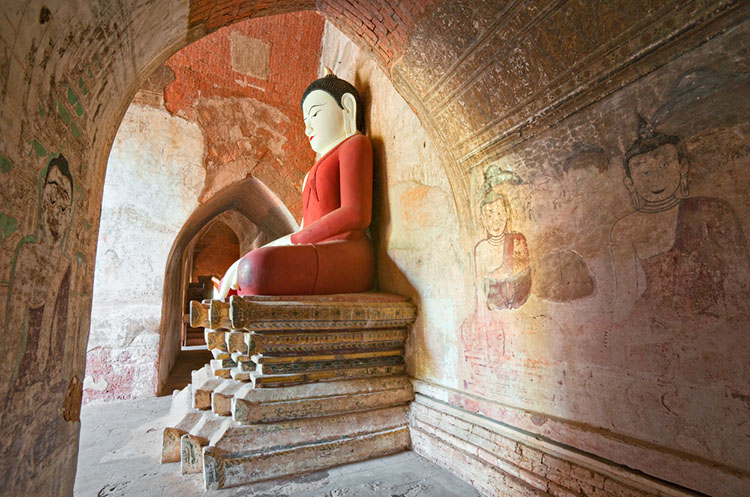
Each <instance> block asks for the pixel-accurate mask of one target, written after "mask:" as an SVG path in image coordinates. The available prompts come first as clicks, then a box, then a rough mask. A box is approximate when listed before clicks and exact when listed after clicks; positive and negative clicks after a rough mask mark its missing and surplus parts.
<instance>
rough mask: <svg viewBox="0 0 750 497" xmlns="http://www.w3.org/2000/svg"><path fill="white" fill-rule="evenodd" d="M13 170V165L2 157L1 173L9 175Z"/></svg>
mask: <svg viewBox="0 0 750 497" xmlns="http://www.w3.org/2000/svg"><path fill="white" fill-rule="evenodd" d="M11 169H13V163H12V162H11V161H10V160H9V159H7V158H6V157H3V156H2V155H0V171H2V172H4V173H9V172H10V170H11Z"/></svg>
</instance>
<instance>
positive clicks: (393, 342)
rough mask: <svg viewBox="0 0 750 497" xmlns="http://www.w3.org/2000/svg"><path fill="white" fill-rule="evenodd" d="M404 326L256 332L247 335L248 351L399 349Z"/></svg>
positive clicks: (291, 352)
mask: <svg viewBox="0 0 750 497" xmlns="http://www.w3.org/2000/svg"><path fill="white" fill-rule="evenodd" d="M407 335H408V331H407V329H406V328H390V329H370V330H340V331H317V330H315V331H303V332H291V331H287V332H269V331H258V332H253V333H250V334H249V335H248V336H247V339H248V342H249V350H250V354H265V355H305V354H326V353H328V354H331V353H346V352H366V351H373V350H390V349H398V348H403V347H404V344H405V343H406V337H407Z"/></svg>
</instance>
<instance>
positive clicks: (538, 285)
mask: <svg viewBox="0 0 750 497" xmlns="http://www.w3.org/2000/svg"><path fill="white" fill-rule="evenodd" d="M343 3H346V4H347V6H348V8H344V7H342V2H338V1H330V2H329V1H318V2H312V1H281V2H276V3H274V4H273V6H271V7H267V6H265V4H263V6H260V7H257V9H258V10H252V9H251V10H250V11H248V7H247V6H246V5H245V6H244V7H243V5H244V4H242V2H238V1H237V2H235V1H234V0H226V1H225V2H222V5H221V6H217V4H216V2H208V1H203V0H195V1H193V2H190V4H189V5H188V4H187V3H186V2H176V1H175V2H171V1H164V2H156V1H148V0H144V1H142V2H140V3H138V4H137V6H125V7H117V8H115V7H113V6H110V5H99V4H91V3H90V2H82V1H70V2H47V4H46V6H44V7H42V6H41V5H39V4H23V5H20V2H19V3H13V4H11V5H10V6H4V7H3V10H4V13H5V14H6V15H5V16H2V19H0V23H2V26H3V30H1V32H2V33H4V34H3V35H2V36H0V47H1V48H2V49H0V68H2V71H0V102H1V105H2V109H3V116H4V117H3V119H2V120H0V180H2V185H3V187H2V189H0V197H1V198H2V206H1V207H0V222H1V223H2V237H0V270H2V273H1V274H0V297H2V298H3V301H4V302H5V305H4V311H5V313H4V321H3V334H2V339H1V340H2V341H1V342H0V354H1V356H0V398H2V399H3V401H4V403H3V410H2V419H0V426H2V429H3V430H4V433H10V434H13V435H14V436H13V437H12V439H13V443H12V444H10V445H8V446H6V447H4V449H3V450H4V453H3V456H4V457H6V458H7V459H6V460H10V461H12V462H11V465H10V470H9V471H6V472H4V473H3V474H2V476H0V488H3V489H7V491H8V492H11V495H22V494H32V493H34V492H36V493H37V494H40V495H69V494H70V493H71V492H72V482H73V473H74V471H73V469H72V468H73V467H74V465H75V454H76V451H77V440H78V430H79V423H78V410H79V406H80V399H81V389H82V386H83V379H84V364H85V352H86V349H87V347H86V344H87V341H88V340H89V329H90V315H91V314H90V313H91V296H92V289H93V281H94V264H95V255H96V251H97V238H98V236H97V235H98V232H99V229H100V228H99V213H100V210H101V207H102V201H101V198H102V188H103V185H104V177H105V169H106V159H107V156H108V154H109V151H110V146H111V143H112V141H113V139H114V136H115V132H116V130H117V128H118V126H119V124H120V122H121V120H122V118H123V116H124V115H125V111H126V109H127V107H128V105H129V103H130V101H131V99H132V96H133V95H134V94H135V93H136V90H137V89H138V88H140V87H141V85H142V83H143V82H144V81H145V78H146V76H147V75H148V74H150V73H152V71H153V70H154V69H156V68H158V67H159V66H160V65H161V64H163V63H164V62H165V61H166V60H167V58H168V57H169V56H170V55H172V54H173V53H174V52H175V51H176V50H177V49H178V48H181V47H183V46H185V45H187V44H188V42H190V41H194V40H196V39H198V38H200V37H201V36H203V35H205V34H207V33H209V32H212V31H215V30H217V29H218V28H220V27H222V26H225V25H227V24H229V23H231V22H232V21H234V20H240V19H244V18H246V17H248V16H250V15H266V14H277V13H282V12H293V11H297V10H304V9H315V10H318V11H319V12H321V13H322V14H323V15H324V16H325V17H326V19H327V20H328V21H329V22H330V23H331V24H332V25H334V26H335V28H336V29H338V30H340V31H341V33H343V34H344V35H346V36H347V37H348V38H350V39H351V40H352V42H353V43H354V45H356V47H355V46H354V45H351V44H350V43H349V42H348V41H347V40H345V39H344V38H343V37H342V36H341V34H339V33H337V32H336V31H335V30H334V29H333V28H332V27H330V26H329V27H324V26H323V25H322V24H321V25H320V26H319V31H318V33H319V36H323V38H324V39H325V40H326V43H324V45H325V47H326V49H324V50H323V53H322V55H320V56H316V57H314V58H313V60H314V64H313V67H311V68H310V71H311V76H310V77H309V78H305V79H304V82H305V83H306V82H307V81H308V80H309V79H312V77H314V75H315V74H317V71H318V68H319V63H325V64H327V65H333V67H334V68H335V69H336V68H337V66H340V67H341V70H342V75H344V76H348V77H351V78H353V79H354V82H355V83H356V84H357V85H358V86H360V87H362V88H363V89H364V93H365V96H366V97H367V98H366V100H368V101H369V102H370V103H369V104H368V105H369V109H368V115H369V117H370V120H371V136H372V138H373V144H374V150H375V160H376V175H377V176H376V203H375V219H376V221H377V224H376V225H375V227H374V229H373V238H374V240H375V242H376V245H377V248H378V276H379V286H380V288H381V289H383V290H387V291H393V292H397V293H403V294H405V295H408V296H410V297H411V298H413V299H414V300H415V302H416V303H417V304H418V305H419V308H420V317H419V322H418V323H417V325H416V326H415V327H414V329H413V330H412V332H411V335H410V337H409V353H408V357H409V359H408V361H409V368H410V373H411V375H412V376H413V377H414V379H415V386H416V391H417V401H416V402H415V407H414V409H413V412H412V418H413V430H412V439H413V442H414V447H415V449H416V450H418V451H419V452H420V453H421V454H423V455H425V456H427V457H429V458H431V459H434V460H436V461H438V462H440V463H442V464H445V465H447V466H451V467H452V466H456V467H457V468H459V469H458V470H457V471H459V473H460V474H461V475H462V476H463V477H464V478H466V479H468V480H470V481H472V482H473V483H475V484H476V485H477V486H478V487H480V488H481V489H483V491H485V492H487V493H491V492H493V491H496V490H497V489H506V490H504V491H507V492H511V491H513V492H516V493H517V494H519V495H539V494H540V493H541V494H542V495H544V494H550V495H551V494H558V495H559V494H564V491H568V492H573V493H578V494H585V495H644V494H647V495H648V494H649V493H650V494H658V493H659V492H661V494H670V493H671V494H676V495H679V494H680V492H681V489H692V490H695V491H699V492H702V493H705V494H709V495H744V494H747V490H748V488H749V487H750V467H748V460H747V457H746V454H747V453H749V452H750V446H748V440H750V437H748V431H747V430H748V426H750V425H749V424H748V422H747V410H748V398H749V397H750V385H749V384H748V378H750V374H748V373H750V372H749V371H748V364H750V361H749V360H748V359H750V350H749V349H748V340H747V337H746V335H747V330H748V329H749V328H750V316H748V310H747V305H746V302H747V296H748V285H749V282H750V262H749V261H748V258H749V254H748V244H747V236H748V230H750V198H749V197H748V193H747V192H748V191H750V190H749V189H748V187H749V186H750V185H749V184H748V183H750V175H749V174H748V172H747V171H748V160H749V159H748V157H749V155H748V154H749V153H750V151H749V150H748V147H747V142H748V133H749V132H750V130H748V121H749V120H748V117H750V109H749V108H748V107H747V98H746V95H747V94H748V74H750V64H749V63H748V55H747V54H748V48H749V45H750V41H749V40H750V34H749V33H750V25H749V24H748V21H747V4H746V3H744V2H733V1H719V0H716V1H711V0H706V1H702V2H701V1H695V2H679V1H677V0H674V1H671V0H669V1H665V2H658V3H656V2H648V1H646V0H643V1H640V0H639V1H627V2H619V3H616V5H615V4H611V3H606V4H605V3H602V4H599V3H591V2H557V3H544V2H518V3H512V4H511V3H509V4H502V5H500V4H498V3H494V2H463V3H457V2H449V1H430V2H392V3H388V4H387V5H386V4H384V3H382V2H375V1H374V0H373V1H372V2H370V1H365V2H358V3H356V4H355V3H347V2H343ZM45 9H46V10H45ZM269 19H270V18H269ZM247 46H249V47H251V48H253V49H254V50H261V51H262V48H259V45H258V44H257V43H252V42H251V43H249V44H248V45H247ZM357 47H358V48H357ZM235 62H237V63H240V61H235ZM339 62H340V63H339ZM173 70H174V69H173ZM248 70H253V71H255V70H258V68H257V67H252V68H250V69H248ZM313 73H315V74H313ZM389 81H390V83H389ZM300 84H302V83H300ZM391 84H392V86H393V88H395V91H394V90H393V89H392V88H391V87H390V85H391ZM285 91H286V90H285ZM232 98H239V97H238V96H236V95H235V96H233V97H232ZM167 99H169V97H168V98H167ZM209 104H210V105H213V103H212V102H209ZM210 105H209V106H210ZM291 105H292V106H294V107H295V109H296V108H297V107H296V105H297V103H296V102H293V103H292V104H291ZM216 108H217V109H218V108H219V107H216ZM295 112H297V110H295ZM177 113H178V114H179V110H178V111H177ZM639 114H640V116H642V117H643V118H644V123H645V124H642V125H639V118H638V116H639ZM208 115H209V116H210V114H208ZM274 115H275V114H274ZM277 117H279V119H281V120H273V119H272V120H271V121H272V122H274V123H277V124H278V123H280V122H282V121H283V118H281V117H280V116H277ZM290 129H291V128H290ZM657 131H658V132H660V133H663V134H665V135H668V138H667V140H668V141H670V143H672V144H673V145H674V146H673V147H672V148H669V147H668V150H669V154H670V155H667V156H665V157H661V158H660V161H659V162H657V163H655V164H651V165H649V164H645V165H644V164H641V167H645V169H643V168H642V169H640V172H638V171H637V168H636V167H635V166H633V168H632V169H631V170H630V171H629V172H630V178H627V172H626V170H625V168H624V167H623V164H624V158H625V156H626V154H627V152H628V150H630V149H631V146H632V145H633V144H634V142H635V141H636V140H637V139H638V137H639V132H640V134H641V135H642V137H646V138H647V137H649V136H652V135H654V134H655V133H656V132H657ZM240 142H242V140H239V141H238V143H240ZM214 143H218V142H214ZM305 145H306V144H305ZM420 145H421V146H420ZM218 150H219V149H218V148H217V151H218ZM295 150H297V151H298V150H299V147H298V148H295V147H292V148H290V149H289V150H287V151H284V150H283V147H282V152H283V153H289V154H293V152H294V151H295ZM673 152H674V154H673ZM208 153H209V154H211V153H212V152H210V151H209V152H208ZM60 154H62V157H63V158H64V162H65V163H66V164H67V165H68V168H69V170H70V180H67V179H65V178H61V177H60V175H62V176H66V175H65V174H63V173H62V169H61V168H60V165H59V164H61V159H60ZM310 160H311V157H307V158H305V160H304V161H302V162H301V163H304V164H305V165H307V164H309V162H310ZM53 161H54V163H55V164H57V165H56V166H54V167H55V168H56V169H55V171H56V172H54V175H53V176H48V175H47V172H48V170H50V169H51V167H52V166H51V164H52V163H53ZM252 163H254V162H252V161H251V162H248V164H252ZM242 164H243V165H241V166H238V168H237V170H238V171H241V173H237V177H234V176H233V174H234V173H232V174H229V175H228V176H226V177H223V176H221V175H218V174H217V175H216V176H215V178H216V183H215V184H216V185H217V186H218V185H219V184H223V181H227V182H230V181H229V180H230V179H232V180H237V179H241V177H242V176H244V174H245V173H246V172H247V170H246V165H244V164H245V163H242ZM268 167H269V169H268V171H269V172H268V176H267V178H266V179H265V180H263V181H264V182H267V183H269V184H271V183H272V178H277V179H278V178H281V180H279V181H280V183H279V185H282V184H283V185H284V186H283V188H282V187H281V186H274V187H273V188H272V190H273V191H278V192H279V193H277V198H278V199H280V201H281V202H285V203H286V202H287V199H288V198H291V197H290V196H291V192H292V191H294V192H298V191H299V184H298V183H301V177H302V175H303V174H304V172H303V171H302V169H292V170H291V171H289V172H288V176H287V177H284V176H283V175H282V176H280V175H277V174H275V173H271V172H270V171H273V169H274V167H276V166H275V165H274V164H272V163H271V164H268ZM644 172H645V173H648V174H645V175H644V174H643V173H644ZM51 174H52V172H51ZM222 178H223V179H222ZM653 178H657V179H656V180H654V179H653ZM659 178H661V179H659ZM628 179H630V180H631V181H628ZM651 181H656V183H651ZM665 182H666V183H668V185H667V186H664V187H663V184H664V183H665ZM667 187H668V188H669V189H673V190H674V196H672V195H667V196H666V197H664V198H666V200H667V202H666V203H662V204H659V205H648V204H645V203H644V202H643V201H644V199H649V198H651V199H659V198H662V197H661V195H662V194H663V193H664V191H667ZM649 188H650V189H649ZM212 191H213V190H210V189H209V190H205V189H204V193H206V192H209V196H210V192H212ZM284 192H287V193H288V195H287V194H285V193H284ZM217 196H220V195H219V194H218V193H216V192H214V193H213V197H211V198H209V199H208V200H206V204H204V206H205V205H208V203H210V202H211V200H212V199H215V198H216V197H217ZM220 200H222V201H223V200H225V199H220ZM269 205H270V204H269ZM288 205H289V209H288V210H289V211H291V212H292V213H293V214H294V215H298V210H295V209H298V207H295V206H294V205H291V204H288ZM487 206H491V207H492V209H489V208H486V207H487ZM61 207H64V209H63V208H61ZM637 207H640V208H642V209H641V210H640V211H638V210H637ZM200 209H201V208H200V207H199V209H198V210H200ZM217 209H218V208H217ZM282 210H283V209H282ZM196 212H197V211H196ZM274 212H276V211H274ZM217 213H218V210H217V211H216V212H213V211H212V212H211V215H210V216H209V217H212V216H214V215H216V214H217ZM277 214H278V212H277ZM491 214H492V216H491ZM278 215H279V217H278V219H281V218H284V216H285V214H283V213H281V214H278ZM264 218H266V216H265V215H263V216H259V217H257V218H256V219H264ZM284 219H286V218H284ZM204 221H205V219H204ZM192 222H193V221H191V220H190V219H189V220H188V223H186V225H185V226H188V225H189V228H190V229H188V230H187V231H185V227H183V230H181V233H183V232H185V233H191V232H192V231H191V230H193V229H194V231H195V233H197V232H198V230H199V229H200V226H199V224H200V223H198V221H195V223H194V224H191V223H192ZM201 222H202V221H201ZM281 224H284V223H281V222H278V223H277V224H276V226H280V225H281ZM288 225H289V223H287V224H286V225H285V227H287V228H288ZM263 230H264V232H266V233H270V232H271V231H273V230H269V229H266V228H265V227H264V228H263ZM179 238H180V236H179V235H178V239H179ZM191 238H192V237H187V236H186V240H185V241H181V242H180V243H182V244H183V245H184V247H182V246H181V247H177V248H175V247H174V246H173V250H172V253H177V257H176V259H175V260H177V261H178V262H175V263H174V267H173V268H172V269H170V265H169V263H168V264H167V266H168V267H167V273H169V272H170V271H172V272H174V271H176V272H177V273H179V271H180V270H181V268H182V266H181V264H180V263H179V261H180V260H181V256H182V254H181V252H180V251H181V250H182V249H184V248H185V247H187V244H188V243H189V239H191ZM100 249H101V247H100ZM175 250H176V252H174V251H175ZM105 252H106V251H105ZM175 268H177V269H175ZM165 301H166V298H164V299H163V305H162V311H163V312H165V311H164V308H165V306H164V302H165ZM168 312H173V311H168ZM172 318H174V319H172ZM170 319H172V321H174V320H175V319H179V316H177V315H176V314H175V315H174V316H171V318H170ZM167 321H169V320H167ZM162 322H165V321H164V318H163V320H162ZM164 333H165V332H164V330H163V329H160V336H161V337H162V340H161V341H160V344H163V343H165V342H164V340H163V338H164V336H165V335H164ZM95 339H96V335H94V334H92V335H91V340H95ZM165 347H166V348H165V349H164V350H162V352H161V353H160V354H161V356H164V355H165V354H166V355H169V354H173V353H174V345H173V344H170V345H169V346H168V347H167V346H165ZM165 351H166V352H165ZM53 354H56V360H54V361H50V360H49V358H50V357H51V355H53ZM167 369H168V368H167ZM162 373H163V371H160V374H162ZM161 379H162V378H161V377H160V380H161ZM10 438H11V437H9V439H10ZM466 468H470V469H466ZM560 488H562V490H560ZM493 489H494V490H493Z"/></svg>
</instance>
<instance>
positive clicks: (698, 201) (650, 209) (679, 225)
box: [610, 117, 750, 323]
mask: <svg viewBox="0 0 750 497" xmlns="http://www.w3.org/2000/svg"><path fill="white" fill-rule="evenodd" d="M623 165H624V168H625V178H624V180H623V181H624V184H625V187H626V188H627V189H628V192H629V193H630V198H631V201H632V203H633V207H634V210H633V211H632V212H630V213H629V214H627V215H625V216H624V217H622V218H621V219H619V220H618V221H617V222H616V223H615V224H614V226H613V227H612V233H611V241H610V244H611V250H612V260H613V263H614V273H615V291H616V293H615V309H614V322H615V323H618V322H621V321H622V320H624V319H626V318H628V317H629V315H630V314H631V312H635V310H636V309H638V310H639V312H645V311H644V309H650V311H649V313H650V315H659V314H664V313H670V314H672V313H677V314H681V315H731V314H732V311H731V309H730V308H738V306H743V305H746V303H743V301H744V299H745V298H746V296H747V295H748V290H750V282H748V281H746V280H744V275H746V274H748V272H750V269H749V266H748V265H749V264H750V253H749V252H748V246H747V241H746V239H745V235H744V233H743V231H742V227H741V225H740V223H739V220H738V218H737V215H736V214H735V212H734V209H733V208H732V207H731V206H730V205H729V203H728V202H726V201H724V200H722V199H719V198H714V197H689V196H688V162H687V159H686V154H685V150H684V145H683V143H682V142H681V140H680V138H679V137H678V136H672V135H668V134H665V133H663V132H661V131H658V130H656V129H654V128H653V127H652V126H651V125H650V124H649V123H648V122H647V121H646V120H645V119H643V118H642V117H639V130H638V139H637V140H636V141H635V142H634V143H633V144H632V146H631V147H630V148H629V149H628V151H627V152H626V154H625V159H624V162H623Z"/></svg>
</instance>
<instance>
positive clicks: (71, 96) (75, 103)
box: [68, 85, 83, 116]
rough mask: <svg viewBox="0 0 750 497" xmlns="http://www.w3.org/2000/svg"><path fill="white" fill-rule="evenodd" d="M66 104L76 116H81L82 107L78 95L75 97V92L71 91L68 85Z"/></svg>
mask: <svg viewBox="0 0 750 497" xmlns="http://www.w3.org/2000/svg"><path fill="white" fill-rule="evenodd" d="M68 103H70V106H71V107H73V108H74V109H75V111H76V114H77V115H78V116H82V115H83V105H81V101H80V99H79V98H78V95H76V92H74V91H73V88H71V87H70V85H68Z"/></svg>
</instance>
